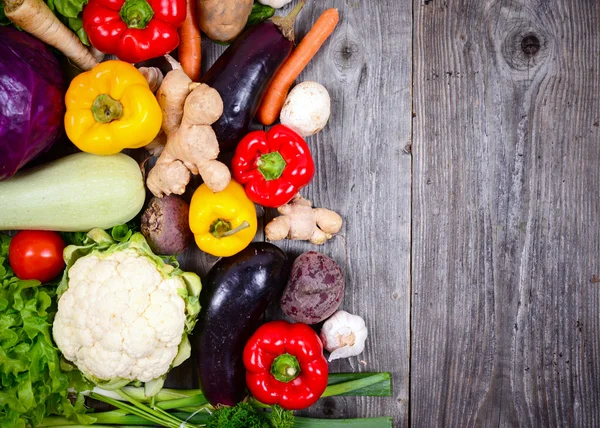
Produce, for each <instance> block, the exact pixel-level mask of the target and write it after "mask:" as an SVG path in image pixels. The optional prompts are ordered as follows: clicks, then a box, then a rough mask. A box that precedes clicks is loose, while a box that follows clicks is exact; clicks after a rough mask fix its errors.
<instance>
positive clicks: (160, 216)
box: [141, 196, 192, 255]
mask: <svg viewBox="0 0 600 428" xmlns="http://www.w3.org/2000/svg"><path fill="white" fill-rule="evenodd" d="M189 210H190V206H189V205H188V204H187V203H186V202H185V201H183V200H181V199H180V198H178V197H176V196H165V197H163V198H160V199H159V198H152V199H151V200H150V203H149V204H148V207H147V208H146V210H145V211H144V214H142V227H141V229H142V234H143V235H144V236H145V237H146V240H147V241H148V244H149V245H150V248H151V249H152V251H153V252H154V253H155V254H162V255H175V254H180V253H183V252H184V251H185V250H186V248H187V247H188V244H189V242H190V240H191V238H192V232H191V230H190V226H189V222H188V216H189Z"/></svg>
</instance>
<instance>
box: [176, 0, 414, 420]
mask: <svg viewBox="0 0 600 428" xmlns="http://www.w3.org/2000/svg"><path fill="white" fill-rule="evenodd" d="M295 3H296V2H293V3H292V5H290V6H288V7H286V8H285V9H282V10H281V11H279V12H278V14H285V13H286V12H287V11H289V10H290V9H291V7H292V6H293V4H295ZM330 7H335V8H338V10H339V12H340V23H339V26H338V28H337V29H336V30H335V32H334V34H333V35H332V36H331V38H330V39H329V40H328V41H327V42H326V43H325V45H324V46H323V48H322V49H321V51H319V53H318V54H317V55H316V56H315V58H314V59H313V60H312V61H311V63H310V64H309V65H308V67H307V68H306V70H305V71H304V72H303V73H302V75H301V76H300V77H299V79H298V82H301V81H305V80H314V81H317V82H319V83H321V84H323V85H324V86H325V87H326V88H327V89H328V91H329V92H330V95H331V99H332V116H331V119H330V122H329V125H328V126H327V127H326V128H325V129H324V130H323V131H322V132H321V133H319V134H317V135H316V136H314V137H310V138H307V142H308V143H309V146H310V148H311V151H312V153H313V157H314V158H315V162H316V175H315V178H314V180H313V181H312V183H311V184H310V185H309V186H308V187H307V188H306V189H305V191H303V192H302V193H303V195H304V196H305V197H307V198H309V199H310V200H312V201H313V203H314V204H315V206H319V207H321V206H322V207H326V208H330V209H333V210H335V211H337V212H339V213H340V214H341V215H342V217H343V218H344V220H345V223H344V227H343V229H342V231H341V233H340V235H341V236H340V237H336V238H334V239H333V240H332V241H330V242H328V243H327V244H325V245H324V246H319V247H318V246H314V245H310V244H308V243H304V242H285V241H280V242H275V244H277V245H279V246H281V247H282V248H283V249H284V250H286V252H287V253H288V254H289V255H290V256H291V257H295V256H297V255H299V254H301V253H302V252H304V251H309V250H317V251H321V252H323V253H325V254H327V255H329V256H330V257H332V258H334V259H335V260H336V261H338V263H339V264H340V266H342V267H343V268H344V271H345V280H346V294H345V297H344V301H343V304H342V306H341V309H344V310H347V311H348V312H351V313H355V314H359V315H361V316H362V317H363V318H364V319H365V321H366V323H367V326H368V328H369V334H370V336H369V338H368V340H367V345H366V350H365V352H364V353H363V354H362V355H360V356H359V357H354V358H351V359H348V360H344V361H338V362H334V363H332V364H331V365H330V369H331V371H332V372H358V371H390V372H392V374H393V397H392V398H354V397H340V398H327V399H323V400H321V401H320V402H319V403H318V404H317V405H315V406H313V407H311V409H310V410H309V411H308V412H304V413H303V414H310V415H311V416H314V417H330V418H346V417H375V416H386V415H389V416H393V417H394V423H395V425H394V426H406V425H407V424H408V385H409V345H410V338H409V333H410V331H409V325H410V324H409V322H410V321H409V320H410V291H409V290H410V284H409V272H410V262H409V257H410V238H409V236H410V163H411V160H410V152H409V150H407V145H408V144H409V142H410V132H411V123H410V121H411V119H410V118H411V113H410V111H411V98H410V90H411V87H410V85H411V80H410V79H411V62H410V56H411V20H412V12H411V5H410V4H409V3H408V2H407V3H406V4H403V5H398V4H396V2H394V1H393V0H387V1H379V2H377V3H376V4H370V3H368V2H364V1H362V2H358V1H357V2H347V1H344V0H334V1H322V2H315V1H309V2H308V4H307V6H306V7H305V9H304V10H303V11H302V13H301V14H300V17H299V18H298V22H297V25H296V34H297V39H298V40H300V38H301V37H303V36H304V34H305V33H306V32H307V31H308V29H309V28H310V27H311V26H312V24H313V23H314V22H315V21H316V20H317V18H318V17H319V15H320V14H321V13H322V12H323V11H324V10H325V9H327V8H330ZM223 50H224V47H222V46H218V45H215V44H214V43H211V42H210V41H208V40H206V41H205V42H204V44H203V61H202V62H203V69H205V70H206V69H207V68H208V67H209V66H210V65H212V63H213V62H214V61H215V60H216V58H217V57H218V56H219V55H220V54H221V52H222V51H223ZM274 215H276V212H274V211H271V210H269V211H267V213H266V215H265V217H266V220H267V221H268V220H270V219H271V218H273V216H274ZM263 236H264V234H263V233H262V231H261V233H259V234H258V235H257V239H259V240H262V239H263ZM180 259H181V262H182V267H183V268H185V269H191V270H195V271H196V272H198V273H199V274H200V275H204V274H205V273H206V272H207V271H208V269H209V268H210V266H211V265H212V264H213V263H214V261H215V260H216V259H215V258H213V257H211V256H207V255H205V254H202V253H201V252H200V251H199V250H197V249H196V250H194V249H192V250H189V251H188V252H186V254H184V255H183V256H182V257H181V258H180ZM281 316H282V314H281V312H280V311H279V310H278V309H277V308H273V309H271V311H270V312H269V317H271V318H272V317H281ZM196 376H197V375H196V373H195V368H194V363H193V361H188V362H187V363H186V364H184V365H183V366H182V367H180V368H178V369H176V370H175V371H173V372H172V373H171V375H170V376H169V380H168V385H171V386H178V387H195V386H197V381H196Z"/></svg>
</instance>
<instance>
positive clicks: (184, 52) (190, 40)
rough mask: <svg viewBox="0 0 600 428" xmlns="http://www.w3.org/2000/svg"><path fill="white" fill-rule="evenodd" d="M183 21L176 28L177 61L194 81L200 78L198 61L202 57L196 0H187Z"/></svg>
mask: <svg viewBox="0 0 600 428" xmlns="http://www.w3.org/2000/svg"><path fill="white" fill-rule="evenodd" d="M186 11H187V14H186V17H185V21H183V24H181V27H179V28H178V30H177V32H178V33H179V48H178V49H177V50H178V53H179V61H180V62H181V67H182V68H183V71H185V74H187V75H188V76H189V78H190V79H192V80H193V81H194V82H195V81H197V80H198V79H199V78H200V61H201V59H202V39H201V35H200V29H199V28H198V19H197V18H198V16H197V14H196V0H187V9H186Z"/></svg>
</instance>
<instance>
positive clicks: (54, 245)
mask: <svg viewBox="0 0 600 428" xmlns="http://www.w3.org/2000/svg"><path fill="white" fill-rule="evenodd" d="M288 3H291V0H260V2H253V1H252V0H243V1H233V0H225V1H214V0H110V1H109V0H89V1H82V0H69V1H68V2H66V1H59V0H53V1H48V2H45V1H42V0H3V1H0V11H1V12H2V13H1V14H0V24H2V25H4V24H13V26H10V25H9V26H2V27H0V100H1V101H2V102H1V103H0V207H1V209H0V230H6V231H9V233H10V235H11V236H13V237H12V241H11V238H9V237H8V235H0V428H8V427H11V428H12V427H23V428H25V427H52V426H82V425H102V426H111V425H119V426H146V425H154V426H156V425H158V426H165V427H172V428H181V427H191V428H194V427H200V426H207V427H223V428H236V427H274V428H291V427H318V426H323V425H328V426H331V427H336V426H340V427H341V426H370V427H375V428H377V427H390V426H391V419H390V418H387V417H382V418H366V419H356V420H319V419H311V418H302V417H296V416H295V415H294V413H293V412H294V411H295V410H301V409H305V408H307V407H309V406H311V405H313V404H314V403H316V402H317V401H318V400H319V399H320V398H322V397H331V396H337V395H340V396H345V395H356V396H375V397H390V396H391V383H390V374H389V373H341V374H340V373H330V367H329V364H328V359H329V361H332V360H335V359H338V358H349V357H352V356H356V355H359V354H360V353H361V352H362V351H363V350H364V348H365V342H366V339H367V336H368V331H367V325H366V324H365V322H364V320H363V319H362V318H361V317H360V316H359V315H353V314H350V313H348V312H346V311H344V310H340V308H342V304H343V300H344V299H343V298H344V293H345V292H346V291H347V290H349V289H351V287H352V284H347V283H346V282H345V272H344V269H342V268H341V267H340V266H339V265H338V264H337V262H336V261H335V260H333V259H332V258H330V257H328V256H327V255H325V254H323V253H320V252H317V251H309V252H306V253H304V254H301V255H300V256H299V257H297V258H296V259H295V260H293V259H291V258H290V255H289V254H286V252H285V251H283V250H282V249H281V248H279V247H278V246H276V245H275V244H273V243H272V242H253V241H256V240H257V236H256V235H257V231H258V230H259V224H260V225H262V224H263V222H261V221H260V217H261V216H263V215H264V210H265V209H266V210H272V211H271V213H269V217H270V218H271V221H270V222H268V223H267V222H264V223H265V224H266V225H265V226H264V231H265V235H266V238H267V239H268V240H269V241H280V240H283V239H289V240H302V241H308V242H309V243H310V244H313V245H322V244H324V243H325V242H327V241H328V240H330V239H332V238H333V237H334V236H335V235H336V234H338V233H339V232H340V231H341V230H342V227H343V219H342V217H341V216H340V215H339V214H337V213H336V212H334V211H332V210H329V209H326V208H322V207H313V204H312V202H311V201H309V200H307V199H305V198H304V197H303V196H302V195H301V194H300V192H303V191H304V189H306V188H307V187H308V186H310V185H311V182H312V180H313V178H314V177H315V175H316V174H318V173H319V171H318V168H317V167H316V166H317V165H320V164H319V163H318V162H317V159H315V158H313V154H314V153H316V151H315V150H314V146H313V144H314V143H313V142H311V141H310V140H306V138H309V137H311V136H312V135H315V134H317V133H318V132H322V131H323V130H324V129H325V128H326V126H327V123H328V121H329V118H330V115H331V108H332V100H331V98H330V96H329V93H328V91H327V89H326V88H325V87H324V86H323V85H321V84H319V83H318V82H314V81H309V82H301V83H299V84H298V85H297V86H295V87H294V88H292V86H293V83H294V81H295V80H296V78H297V77H298V76H299V75H300V73H301V72H302V71H303V70H304V68H305V67H307V66H308V64H309V63H310V61H311V60H312V59H313V57H314V56H315V55H316V53H317V52H318V51H319V49H320V47H321V46H322V45H323V44H324V43H326V41H327V39H328V37H329V36H330V35H331V34H332V32H333V31H334V29H335V27H336V25H337V23H338V21H339V14H338V11H337V10H335V9H327V10H324V11H323V12H322V13H321V15H320V17H319V18H318V20H317V21H316V22H315V23H314V25H313V27H312V28H311V30H310V31H309V32H308V33H307V34H306V36H304V37H303V38H302V40H301V41H300V42H299V44H298V45H297V46H296V45H295V43H296V39H295V35H294V22H295V20H296V18H297V16H298V15H299V14H300V13H301V11H302V9H303V8H304V7H307V6H306V3H307V2H306V0H299V1H297V2H296V3H295V5H290V10H289V13H287V15H281V16H279V15H278V16H274V15H275V9H278V8H281V7H283V6H285V5H287V4H288ZM314 7H317V8H318V7H320V6H319V5H315V6H314ZM13 27H17V28H18V29H17V28H13ZM206 37H208V38H210V39H212V40H213V41H215V42H217V43H221V44H228V47H227V48H226V49H225V50H224V52H223V54H222V55H221V56H220V57H219V58H218V59H217V61H216V62H215V63H214V64H213V65H212V66H210V68H209V69H208V71H207V72H206V73H204V74H202V73H201V71H202V67H201V46H202V43H203V42H202V38H204V39H206ZM290 90H291V91H290ZM334 101H335V100H334ZM278 119H279V120H280V122H281V123H279V124H276V125H274V126H272V127H270V129H267V130H264V131H263V130H259V131H251V129H253V126H254V125H257V124H259V122H260V123H262V124H263V125H266V126H271V125H273V124H274V123H275V122H276V121H277V120H278ZM254 129H256V128H254ZM63 131H64V132H63ZM53 145H54V146H58V149H57V153H53V154H52V156H50V158H55V157H56V154H59V153H72V154H69V155H66V156H62V157H59V158H58V159H55V160H50V161H48V160H47V159H44V157H43V156H40V155H41V154H42V153H43V152H45V151H47V150H48V149H49V148H50V147H51V146H53ZM53 151H54V150H53ZM73 152H77V153H73ZM134 158H136V159H140V158H145V161H143V162H142V163H141V165H140V164H138V163H137V162H136V161H135V160H134ZM32 161H33V162H35V163H36V165H35V166H34V165H31V164H29V163H30V162H32ZM195 176H197V177H195ZM275 210H276V211H275ZM276 212H277V213H279V214H280V215H279V216H277V215H275V216H273V215H270V214H275V213H276ZM264 217H265V218H266V217H267V216H264ZM59 232H60V233H59ZM190 247H192V248H197V249H199V250H200V251H202V252H204V253H206V254H208V255H211V256H213V257H217V258H218V259H217V260H216V261H215V262H214V264H213V265H212V267H211V269H210V270H209V271H208V273H207V274H206V275H203V278H202V280H201V279H200V276H199V275H198V274H197V273H195V272H187V271H184V270H183V269H181V268H180V267H179V263H178V261H177V259H176V258H175V256H177V255H180V254H183V255H184V257H183V258H182V259H181V260H185V259H186V258H188V257H187V256H188V255H189V254H190V253H189V248H190ZM346 265H347V263H346ZM273 305H279V306H280V308H281V309H282V310H283V313H284V314H285V317H286V319H276V320H271V321H268V322H265V314H266V313H267V309H268V308H269V307H271V306H273ZM290 320H291V321H294V322H288V321H290ZM321 323H323V324H322V327H321V328H319V326H320V324H321ZM327 353H329V355H327ZM192 356H193V364H195V366H196V370H195V372H197V374H198V379H197V383H198V384H199V385H200V389H198V390H176V389H168V388H164V387H163V386H164V382H165V380H166V378H167V376H168V374H169V372H170V370H171V369H172V368H174V367H177V366H179V365H180V364H182V363H183V362H184V361H185V360H187V359H189V358H190V357H192ZM98 402H103V403H105V404H106V405H109V406H110V407H111V409H112V410H107V411H102V412H97V411H93V410H92V409H91V408H93V407H94V406H96V407H97V405H98Z"/></svg>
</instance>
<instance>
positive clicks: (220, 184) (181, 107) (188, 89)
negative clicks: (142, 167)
mask: <svg viewBox="0 0 600 428" xmlns="http://www.w3.org/2000/svg"><path fill="white" fill-rule="evenodd" d="M157 98H158V102H159V104H160V106H161V109H162V110H163V124H162V130H163V132H164V134H165V135H166V136H167V144H166V145H165V147H164V149H163V150H162V153H161V155H160V157H159V158H158V161H157V162H156V165H155V166H154V168H152V169H151V170H150V173H149V174H148V179H147V181H146V184H147V185H148V189H150V191H151V192H152V193H153V194H154V196H157V197H159V198H160V197H162V196H163V195H169V194H171V193H175V194H177V195H181V194H182V193H183V192H185V188H186V186H187V184H188V183H189V181H190V178H191V174H194V175H196V174H200V175H201V176H202V180H204V183H205V184H206V185H207V186H208V188H209V189H210V190H212V191H213V192H220V191H221V190H223V189H225V187H227V185H228V184H229V181H230V180H231V174H230V172H229V169H228V168H227V166H225V165H224V164H223V163H221V162H219V161H217V160H216V159H217V156H218V155H219V142H218V141H217V137H216V135H215V133H214V131H213V129H212V127H211V126H210V125H212V124H213V123H214V122H216V121H217V119H219V117H221V114H223V101H222V100H221V96H220V95H219V93H218V92H217V91H216V90H215V89H213V88H211V87H210V86H208V85H205V84H198V83H192V82H191V80H190V79H189V77H187V76H186V75H185V73H184V72H183V71H181V70H173V71H171V72H169V73H168V74H167V75H166V76H165V78H164V80H163V83H162V85H161V87H160V88H159V90H158V92H157Z"/></svg>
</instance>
